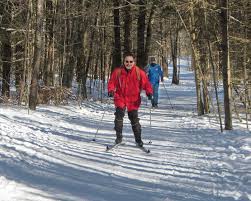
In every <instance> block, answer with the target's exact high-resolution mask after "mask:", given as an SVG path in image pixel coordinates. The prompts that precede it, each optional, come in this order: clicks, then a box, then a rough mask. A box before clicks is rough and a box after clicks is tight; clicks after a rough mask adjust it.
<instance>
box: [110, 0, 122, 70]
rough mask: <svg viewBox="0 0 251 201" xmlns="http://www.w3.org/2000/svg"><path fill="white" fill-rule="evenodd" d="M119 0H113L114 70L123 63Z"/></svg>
mask: <svg viewBox="0 0 251 201" xmlns="http://www.w3.org/2000/svg"><path fill="white" fill-rule="evenodd" d="M119 2H120V1H119V0H113V6H114V9H113V15H114V16H113V17H114V49H113V56H112V70H113V69H114V68H115V67H118V66H120V65H121V39H120V16H119V13H120V12H119V6H120V3H119Z"/></svg>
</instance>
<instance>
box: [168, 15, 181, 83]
mask: <svg viewBox="0 0 251 201" xmlns="http://www.w3.org/2000/svg"><path fill="white" fill-rule="evenodd" d="M170 24H171V23H170ZM172 27H173V29H172V30H170V44H171V56H172V62H173V77H172V84H176V85H178V84H179V79H178V65H177V55H178V37H179V31H178V22H177V20H176V19H175V26H172Z"/></svg>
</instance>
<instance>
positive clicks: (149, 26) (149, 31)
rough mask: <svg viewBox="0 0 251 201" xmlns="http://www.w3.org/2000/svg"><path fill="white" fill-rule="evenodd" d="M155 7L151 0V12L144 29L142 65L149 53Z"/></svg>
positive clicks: (144, 64)
mask: <svg viewBox="0 0 251 201" xmlns="http://www.w3.org/2000/svg"><path fill="white" fill-rule="evenodd" d="M155 9H156V5H155V3H154V2H153V4H152V7H151V12H150V15H149V18H148V23H147V29H146V44H145V59H144V63H143V67H145V66H146V64H147V60H148V55H149V53H150V47H151V40H152V24H153V20H154V13H155Z"/></svg>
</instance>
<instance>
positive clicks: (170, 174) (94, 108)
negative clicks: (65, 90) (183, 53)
mask: <svg viewBox="0 0 251 201" xmlns="http://www.w3.org/2000/svg"><path fill="white" fill-rule="evenodd" d="M192 82H193V81H192V75H191V72H187V74H185V73H184V74H183V77H182V76H181V85H180V86H173V85H170V80H166V81H165V87H164V85H160V104H159V105H160V108H158V109H155V110H152V111H151V114H152V117H151V119H152V122H151V126H150V124H149V119H150V109H149V107H150V106H149V103H148V105H146V100H145V99H143V101H142V108H141V109H140V111H139V115H140V118H141V124H142V130H143V140H144V141H145V146H146V147H149V148H150V149H151V153H150V154H147V153H144V152H143V151H141V150H139V149H138V148H136V147H135V145H134V138H133V135H132V131H131V126H130V123H129V120H128V118H127V116H125V121H124V138H125V141H126V144H125V145H121V146H119V147H117V148H115V149H113V150H110V151H109V152H106V151H105V148H106V145H107V144H112V143H113V141H114V138H115V134H114V133H115V132H114V131H113V118H114V114H113V113H114V109H113V105H112V104H109V103H107V104H100V103H99V102H85V103H83V105H82V108H81V109H80V108H79V107H78V106H76V105H74V106H72V105H71V106H70V105H69V106H60V107H53V106H39V107H38V110H37V111H30V114H28V113H27V110H25V109H24V108H19V107H7V106H6V107H4V108H0V125H1V126H0V201H29V200H32V201H33V200H41V201H44V200H45V201H47V200H48V201H51V200H64V201H108V200H109V201H110V200H112V201H113V200H114V201H128V200H131V201H139V200H144V201H202V200H203V201H217V200H221V201H234V200H238V201H248V200H251V135H250V132H248V131H246V130H245V129H244V128H242V127H241V126H240V127H238V128H237V129H235V130H234V131H229V132H224V133H223V134H221V133H220V131H219V130H220V128H219V125H218V123H217V120H216V119H215V118H214V117H213V116H203V117H198V116H196V114H195V110H196V100H195V89H194V84H193V83H192ZM166 88H167V90H168V94H167V93H166ZM167 97H169V98H167ZM170 101H171V102H170ZM172 107H173V109H172ZM104 112H105V114H104V119H103V121H102V122H101V117H102V115H103V113H104ZM98 128H99V132H98V133H97V136H96V141H95V142H94V141H92V139H93V138H94V136H95V133H96V131H97V129H98ZM149 140H151V141H152V144H147V142H148V141H149Z"/></svg>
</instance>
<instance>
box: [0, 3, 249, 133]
mask: <svg viewBox="0 0 251 201" xmlns="http://www.w3.org/2000/svg"><path fill="white" fill-rule="evenodd" d="M250 10H251V6H250V1H249V0H212V1H209V0H99V1H96V0H1V1H0V53H1V57H0V80H1V85H0V87H1V96H0V102H1V104H5V103H10V104H20V105H27V106H28V107H29V108H30V109H32V110H35V109H36V106H37V105H38V104H41V103H43V104H49V103H54V104H62V103H64V102H65V100H67V99H68V98H69V97H72V96H73V94H72V85H73V81H76V83H77V84H78V89H77V92H78V93H77V97H76V99H77V100H84V99H87V98H88V96H90V93H91V90H90V89H91V88H92V87H93V86H95V87H98V89H99V93H100V99H101V100H102V98H103V97H104V96H106V95H105V83H106V81H107V79H108V78H109V75H110V73H111V71H112V70H113V69H114V68H115V67H116V66H120V65H121V63H122V59H123V55H124V54H125V53H127V52H133V53H134V54H135V55H136V61H137V65H138V66H139V67H141V68H144V67H145V66H146V65H147V63H148V57H149V56H152V55H154V56H157V57H158V62H159V63H160V64H161V65H162V66H163V69H164V72H165V76H166V77H169V72H168V65H169V62H168V61H171V62H172V66H173V68H172V69H173V72H172V73H170V74H171V75H172V77H171V78H170V79H172V84H176V85H178V84H179V81H180V77H179V72H180V68H179V67H180V66H179V58H191V70H193V71H194V74H195V83H196V94H197V113H198V115H204V114H208V113H211V112H213V111H214V112H215V113H217V115H218V117H219V120H220V124H221V130H222V129H223V128H222V125H223V124H224V128H225V129H227V130H230V129H232V128H233V125H232V117H233V115H234V116H235V117H236V118H238V119H239V120H240V121H242V120H245V121H246V122H247V128H248V121H250V119H251V67H250V58H251V57H250V55H251V51H250V48H251V45H250V44H251V43H250V38H251V37H250V36H251V29H250V27H251V12H250ZM13 88H15V90H13ZM222 89H223V90H222ZM221 93H222V94H223V95H222V94H221ZM221 96H222V97H223V98H224V100H221V99H220V98H219V97H221ZM221 119H224V122H221Z"/></svg>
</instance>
